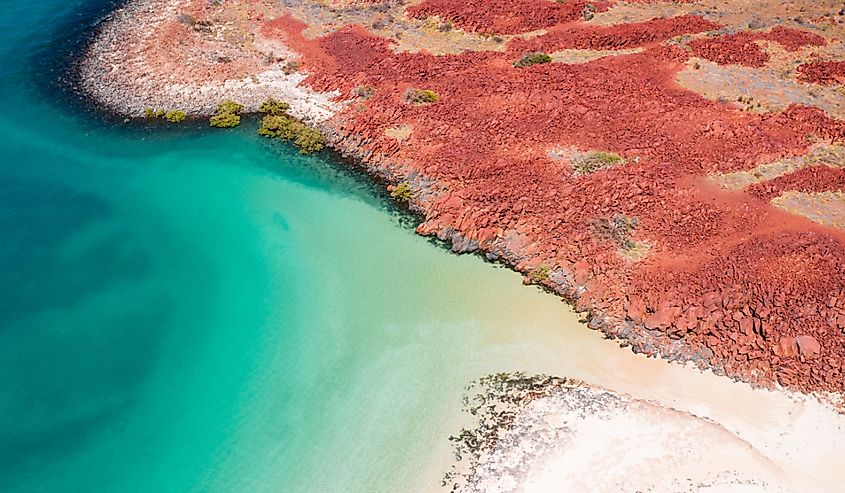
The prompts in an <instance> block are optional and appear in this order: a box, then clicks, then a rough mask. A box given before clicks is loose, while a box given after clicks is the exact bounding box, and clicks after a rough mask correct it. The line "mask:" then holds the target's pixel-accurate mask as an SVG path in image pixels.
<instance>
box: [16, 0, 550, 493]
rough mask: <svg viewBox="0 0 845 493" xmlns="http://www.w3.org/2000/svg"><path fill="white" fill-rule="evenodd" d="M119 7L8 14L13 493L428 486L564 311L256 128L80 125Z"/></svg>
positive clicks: (90, 119) (84, 4)
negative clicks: (464, 400) (461, 420)
mask: <svg viewBox="0 0 845 493" xmlns="http://www.w3.org/2000/svg"><path fill="white" fill-rule="evenodd" d="M107 7H108V5H107V4H104V3H102V2H95V1H81V2H67V1H58V0H42V1H40V2H29V3H26V4H20V3H17V2H16V3H12V2H7V4H6V5H5V6H4V13H5V15H4V16H3V18H2V20H0V23H2V25H1V27H2V32H3V33H4V38H5V39H4V43H3V46H2V47H0V54H1V55H2V60H3V63H2V65H0V72H2V73H0V101H2V108H3V111H2V112H0V155H1V156H3V158H2V164H0V184H2V185H0V238H2V240H0V491H4V492H59V491H72V492H76V491H79V492H83V491H84V492H92V491H98V492H112V491H113V492H188V491H202V492H237V491H248V492H261V491H268V492H269V491H273V492H281V491H285V492H289V491H360V492H377V491H410V490H414V489H417V490H419V491H431V489H432V488H433V487H434V486H435V480H436V477H437V476H438V475H439V474H440V473H441V472H442V470H440V469H439V468H440V467H441V466H442V465H443V464H444V460H445V458H448V441H447V440H446V437H447V436H448V433H451V432H455V431H457V430H456V429H455V428H454V427H452V424H453V421H454V416H455V413H456V410H457V409H458V406H459V397H460V392H461V387H462V386H463V385H464V384H465V383H466V382H467V380H469V379H471V378H475V377H478V376H480V375H482V374H484V372H486V371H492V370H497V369H517V368H507V367H508V366H509V365H510V364H511V363H510V362H511V361H512V360H514V358H515V359H517V360H518V359H519V358H522V359H523V360H526V361H528V362H529V363H526V364H527V366H530V361H535V360H536V358H537V354H532V353H531V351H530V350H526V348H527V346H526V345H525V344H526V343H525V339H526V338H528V333H529V331H530V330H531V329H532V328H533V327H545V326H550V325H552V324H554V323H555V321H556V320H557V319H556V317H559V316H560V315H561V313H563V310H564V309H563V308H562V307H561V308H555V309H554V310H546V309H545V308H544V307H548V306H549V305H548V303H552V302H551V301H549V300H548V298H547V297H538V296H537V294H536V293H535V292H533V291H532V290H529V289H526V288H522V287H521V286H519V282H518V277H517V276H516V275H513V274H512V273H509V272H506V271H503V270H497V269H492V268H491V267H490V266H489V265H485V264H484V263H483V262H481V261H480V260H479V259H478V258H475V257H460V258H459V257H454V256H452V255H449V254H448V253H446V252H445V251H444V250H443V249H441V248H439V247H437V246H435V245H432V244H431V243H429V242H428V241H426V240H425V239H423V238H420V237H417V236H415V235H414V234H413V230H412V228H411V227H410V226H409V225H408V224H406V223H407V222H408V220H407V219H403V217H402V216H401V215H400V214H398V213H397V212H396V211H395V210H392V209H391V208H390V206H389V204H388V203H387V202H386V201H385V200H384V198H383V196H382V194H379V193H376V192H375V191H374V190H373V189H372V188H371V187H370V186H369V185H368V184H367V182H366V180H364V179H362V178H361V177H360V176H357V175H355V174H353V173H349V172H348V171H345V170H344V168H343V167H341V166H338V165H336V164H333V163H331V162H329V161H328V160H327V157H326V156H319V157H308V158H303V157H300V156H299V155H297V154H296V153H295V152H294V151H292V150H291V149H290V148H287V147H285V146H283V145H275V144H270V143H268V142H267V141H264V140H260V139H259V138H258V137H257V136H256V135H255V133H254V132H255V123H254V122H250V123H247V124H245V125H244V126H243V128H240V129H236V130H234V131H209V130H208V129H206V128H205V126H204V125H201V124H197V125H183V126H180V127H164V126H160V127H147V126H143V125H139V124H123V123H120V122H111V123H107V122H103V121H101V120H100V119H99V117H98V116H97V115H95V114H91V113H86V112H85V111H82V107H81V106H80V105H79V104H78V103H79V102H78V101H77V100H76V99H75V98H74V97H72V95H71V94H68V93H63V92H62V91H61V90H60V88H61V87H62V85H63V84H66V83H67V82H62V81H59V82H57V79H58V78H60V77H61V76H62V74H63V71H64V65H63V59H64V55H65V54H66V53H67V51H68V49H69V48H72V47H73V46H74V40H76V39H78V37H79V36H80V33H83V32H84V31H85V29H87V28H88V27H89V26H90V25H91V23H92V22H93V21H94V20H96V19H97V17H98V16H99V15H101V14H102V12H104V10H103V9H105V8H107ZM514 303H516V304H519V305H520V306H521V307H524V310H525V314H521V313H519V312H517V311H515V310H514V309H513V308H512V306H513V304H514ZM553 306H555V307H558V306H559V305H557V304H555V305H553ZM514 355H517V356H516V357H514ZM521 368H522V367H520V369H521ZM432 457H434V459H432ZM433 478H434V479H433Z"/></svg>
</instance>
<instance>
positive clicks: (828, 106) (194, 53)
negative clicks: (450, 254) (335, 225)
mask: <svg viewBox="0 0 845 493" xmlns="http://www.w3.org/2000/svg"><path fill="white" fill-rule="evenodd" d="M549 3H550V5H546V4H545V3H544V2H539V3H538V2H536V1H534V0H531V1H528V0H525V1H521V0H520V1H512V0H508V1H507V2H502V1H499V0H488V1H482V0H478V1H471V2H468V1H463V0H461V1H457V0H424V1H413V2H399V1H392V0H384V1H380V0H367V1H364V0H360V1H341V0H335V1H329V2H326V1H316V0H314V1H311V0H301V1H294V0H285V1H281V0H278V1H276V0H274V1H271V0H251V1H247V0H226V1H223V2H208V1H206V0H130V2H129V3H128V4H127V6H126V7H125V8H123V9H121V10H119V11H118V12H116V13H115V15H114V16H113V17H112V18H111V19H109V20H107V21H106V22H105V23H104V25H103V27H102V29H101V31H100V34H99V35H98V36H97V38H96V39H95V40H94V42H93V43H92V45H91V49H90V51H89V53H88V55H87V57H86V58H85V60H84V61H83V63H82V64H81V74H82V77H83V81H84V84H83V85H84V87H85V88H86V90H87V91H88V92H89V93H90V94H91V95H92V96H93V97H94V98H96V99H97V100H98V101H100V102H101V103H102V104H104V105H105V106H106V107H108V108H111V109H112V110H113V111H115V112H118V113H120V114H125V115H129V116H140V115H141V114H142V112H143V109H144V108H147V107H153V108H162V109H167V110H170V109H179V110H184V111H186V112H187V113H189V114H190V115H194V116H200V115H207V114H209V113H211V112H212V111H213V110H214V108H215V107H216V105H217V104H218V103H219V102H220V101H221V100H222V99H226V98H229V99H235V100H239V101H240V102H242V103H244V104H245V105H246V107H247V110H254V109H255V108H256V107H257V106H258V105H259V104H260V102H261V101H262V100H263V99H265V98H266V97H268V96H272V97H275V98H277V99H284V100H286V101H288V102H289V103H290V104H291V107H292V108H291V113H293V114H294V116H297V117H299V118H302V119H304V120H307V121H309V122H310V123H312V124H316V125H319V126H320V128H321V129H322V130H323V131H324V133H325V134H326V136H327V137H328V139H329V141H330V143H331V144H332V145H333V146H334V148H335V149H336V150H338V151H339V152H341V153H343V154H345V155H347V156H351V157H354V158H356V159H357V160H359V161H361V162H362V163H363V164H364V165H365V166H366V167H367V169H368V170H369V171H370V172H371V173H372V174H374V175H376V176H378V177H380V178H382V179H385V180H387V181H388V182H390V183H393V184H398V183H407V184H408V186H409V187H410V190H411V200H410V206H411V207H412V208H413V209H414V210H416V211H418V212H420V213H421V214H422V216H423V218H424V221H423V223H422V224H420V226H419V228H418V232H419V233H421V234H425V235H436V236H437V237H439V238H441V239H443V240H446V241H451V242H452V245H453V249H454V250H455V251H457V252H468V251H480V252H481V253H483V254H485V255H486V256H487V257H488V258H490V259H492V260H498V261H502V262H504V263H506V264H508V265H510V266H512V267H513V268H514V269H516V270H518V271H520V272H522V273H524V274H525V275H526V281H527V282H533V283H535V284H539V285H542V286H544V287H545V288H547V289H549V290H552V291H554V292H556V293H558V294H560V295H562V296H563V297H565V298H567V299H568V300H570V301H572V302H574V303H575V306H576V308H577V309H578V310H579V311H582V312H584V313H585V318H586V319H587V320H588V321H589V325H590V326H591V327H592V328H595V329H601V330H603V331H604V332H605V333H606V334H607V335H609V336H610V337H614V338H620V339H623V340H624V342H623V345H630V346H631V347H632V348H634V349H635V350H636V351H639V352H644V353H647V354H649V355H659V356H662V357H666V358H670V359H678V360H684V361H693V362H695V363H696V364H698V365H699V366H700V367H701V368H712V369H714V370H716V371H718V372H724V373H726V374H728V375H730V376H731V377H734V378H738V379H742V380H745V381H748V382H751V383H754V384H757V385H764V386H772V385H777V384H781V385H784V386H788V387H792V388H796V389H800V390H804V391H817V390H821V391H836V392H839V391H841V390H842V389H843V386H845V334H843V330H845V234H843V231H842V230H841V229H839V227H838V226H837V225H838V224H839V223H840V222H841V221H839V219H837V218H841V217H845V216H843V213H842V211H843V210H845V203H843V202H842V197H843V194H842V193H839V192H842V186H843V185H845V171H843V166H845V163H843V162H841V161H836V160H835V161H831V162H824V163H821V164H819V165H815V164H814V165H812V166H799V167H798V168H795V169H792V168H790V169H786V170H785V171H784V173H785V174H782V175H778V176H776V177H775V178H772V179H767V178H766V176H764V174H761V175H760V177H759V178H758V177H756V175H754V170H760V169H767V170H768V169H769V167H767V166H768V165H772V164H774V163H780V162H786V161H789V162H793V163H794V162H797V161H796V160H801V159H803V156H808V155H810V153H811V152H813V150H814V149H817V148H818V147H819V146H824V147H825V148H826V149H833V151H831V152H830V153H828V154H829V155H833V156H836V155H840V154H841V153H839V152H838V151H837V150H836V149H838V148H839V147H841V145H842V141H843V140H845V121H843V120H842V119H841V115H842V114H843V113H842V108H843V97H845V96H843V95H842V94H843V93H842V87H841V86H840V85H837V84H838V81H839V78H838V73H839V72H837V70H838V67H839V65H838V64H840V63H841V62H842V60H843V59H845V47H843V42H842V40H843V39H845V12H843V11H842V10H841V2H838V1H835V0H823V1H793V2H788V3H784V2H775V1H766V0H742V1H737V2H730V3H728V4H725V3H724V2H715V1H710V0H697V1H689V2H677V3H659V2H651V1H639V2H634V3H625V2H618V1H615V0H612V1H601V2H585V1H581V0H577V1H576V0H573V1H572V2H566V3H564V4H558V3H554V2H549ZM526 51H532V52H538V51H544V52H548V53H549V54H550V56H549V57H548V58H549V59H550V60H551V61H550V62H549V63H540V64H536V65H530V66H523V67H518V66H515V64H514V62H516V61H517V60H519V59H520V58H521V57H522V56H523V55H524V54H525V52H526ZM578 53H581V54H580V55H579V54H578ZM816 62H818V63H816ZM822 62H824V63H823V64H822ZM800 67H804V68H800ZM809 67H823V69H821V68H818V69H817V68H812V69H811V68H809ZM813 74H822V75H813ZM412 89H420V90H421V89H428V90H433V91H435V92H436V93H437V94H438V95H439V99H437V101H436V102H431V103H427V104H419V103H416V102H413V101H410V100H409V99H408V98H407V97H406V94H408V91H409V90H412ZM740 89H741V91H740V92H741V94H740V95H739V96H737V97H733V95H735V94H737V91H738V90H740ZM729 96H730V97H729ZM796 101H797V102H800V104H794V103H795V102H796ZM826 155H827V154H826ZM583 156H605V157H606V158H602V159H605V160H604V161H603V162H599V163H596V162H592V161H591V162H590V163H591V164H590V165H589V166H586V167H584V166H580V165H579V161H578V159H581V158H582V157H583ZM608 156H609V157H608ZM613 156H615V157H613ZM617 158H618V159H617ZM790 160H792V161H790ZM582 164H583V163H582ZM775 167H777V165H775ZM744 172H748V173H751V174H752V175H753V176H754V178H753V180H752V182H753V184H751V185H749V186H747V187H745V186H739V188H724V187H722V186H720V183H721V182H720V181H719V180H720V177H724V176H734V175H732V174H736V173H744ZM749 183H751V182H749ZM822 202H823V203H822ZM827 216H830V217H827Z"/></svg>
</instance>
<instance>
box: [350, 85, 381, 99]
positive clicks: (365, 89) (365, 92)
mask: <svg viewBox="0 0 845 493" xmlns="http://www.w3.org/2000/svg"><path fill="white" fill-rule="evenodd" d="M375 93H376V88H375V87H373V86H356V87H355V88H353V89H352V95H353V96H355V97H356V98H361V99H370V98H371V97H372V96H373V94H375Z"/></svg>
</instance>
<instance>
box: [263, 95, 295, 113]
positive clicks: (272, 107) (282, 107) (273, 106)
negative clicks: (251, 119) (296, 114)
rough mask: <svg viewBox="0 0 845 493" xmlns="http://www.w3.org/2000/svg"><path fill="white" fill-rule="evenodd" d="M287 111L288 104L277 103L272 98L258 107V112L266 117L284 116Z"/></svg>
mask: <svg viewBox="0 0 845 493" xmlns="http://www.w3.org/2000/svg"><path fill="white" fill-rule="evenodd" d="M289 109H290V105H289V104H287V103H286V102H284V101H277V100H275V99H273V98H269V99H268V100H267V101H264V102H263V103H261V106H259V107H258V111H260V112H261V113H264V114H267V115H284V114H285V113H287V111H288V110H289Z"/></svg>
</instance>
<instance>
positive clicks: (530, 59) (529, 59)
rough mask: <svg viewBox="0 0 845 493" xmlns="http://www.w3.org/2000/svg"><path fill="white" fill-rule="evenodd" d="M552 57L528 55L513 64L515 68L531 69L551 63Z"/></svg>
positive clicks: (536, 54)
mask: <svg viewBox="0 0 845 493" xmlns="http://www.w3.org/2000/svg"><path fill="white" fill-rule="evenodd" d="M551 61H552V57H550V56H549V55H547V54H545V53H539V52H538V53H526V54H524V55H522V56H521V57H519V60H517V61H515V62H513V66H514V67H518V68H521V67H529V66H531V65H539V64H541V63H549V62H551Z"/></svg>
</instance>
